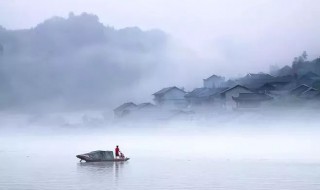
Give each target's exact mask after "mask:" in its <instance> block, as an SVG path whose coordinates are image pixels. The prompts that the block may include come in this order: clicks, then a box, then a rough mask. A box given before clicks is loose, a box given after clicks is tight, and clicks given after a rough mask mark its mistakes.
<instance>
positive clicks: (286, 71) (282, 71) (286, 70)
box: [277, 65, 294, 76]
mask: <svg viewBox="0 0 320 190" xmlns="http://www.w3.org/2000/svg"><path fill="white" fill-rule="evenodd" d="M293 74H294V72H293V69H292V68H291V67H290V66H288V65H286V66H284V67H282V68H281V69H279V70H278V71H277V76H287V75H293Z"/></svg>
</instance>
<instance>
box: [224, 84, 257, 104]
mask: <svg viewBox="0 0 320 190" xmlns="http://www.w3.org/2000/svg"><path fill="white" fill-rule="evenodd" d="M240 93H253V92H252V91H251V90H250V89H249V88H247V87H245V86H242V85H236V86H234V87H232V88H228V89H226V90H224V91H222V92H220V98H221V100H222V101H223V104H224V106H225V108H226V109H227V110H232V109H234V108H236V107H237V104H236V102H235V101H234V99H233V98H232V97H238V96H239V94H240Z"/></svg>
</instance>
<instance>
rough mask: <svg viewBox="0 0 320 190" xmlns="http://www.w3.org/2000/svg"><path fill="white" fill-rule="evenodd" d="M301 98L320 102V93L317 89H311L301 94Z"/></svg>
mask: <svg viewBox="0 0 320 190" xmlns="http://www.w3.org/2000/svg"><path fill="white" fill-rule="evenodd" d="M299 97H300V98H303V99H307V100H320V91H319V90H317V89H315V88H309V89H308V90H306V91H304V92H303V93H302V94H300V96H299Z"/></svg>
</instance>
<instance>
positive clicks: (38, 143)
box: [0, 132, 320, 190]
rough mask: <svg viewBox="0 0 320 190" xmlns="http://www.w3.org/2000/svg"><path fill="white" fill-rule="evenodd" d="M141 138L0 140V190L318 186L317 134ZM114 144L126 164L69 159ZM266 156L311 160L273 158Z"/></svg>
mask: <svg viewBox="0 0 320 190" xmlns="http://www.w3.org/2000/svg"><path fill="white" fill-rule="evenodd" d="M141 133H142V132H139V133H135V134H134V133H133V132H130V133H128V134H127V135H124V133H120V134H116V135H115V134H109V135H107V134H108V133H107V132H106V133H103V135H98V134H90V135H78V136H77V135H74V136H71V135H68V134H64V135H56V136H52V135H39V136H31V135H30V136H13V137H9V136H5V135H2V136H1V137H0V163H1V164H0V190H20V189H21V190H61V189H67V190H69V189H70V190H79V189H84V190H86V189H94V190H100V189H103V190H106V189H119V190H122V189H130V190H135V189H136V190H141V189H147V190H150V189H193V190H202V189H208V190H209V189H210V190H211V189H220V190H255V189H270V190H271V189H272V190H316V189H320V162H319V161H317V160H320V159H319V154H318V152H319V151H318V150H319V148H318V147H319V144H320V143H319V140H318V133H316V135H315V136H312V135H310V134H306V135H301V133H297V135H295V134H290V136H287V137H286V136H285V135H278V136H276V137H273V135H269V136H261V137H259V138H258V137H257V136H256V135H252V134H249V135H248V136H245V135H241V136H239V134H238V135H237V136H233V135H227V134H224V133H217V132H212V133H211V134H209V135H207V136H206V134H205V133H203V134H200V135H195V134H190V135H185V136H184V135H182V134H181V133H179V135H178V136H172V135H171V136H170V135H168V134H172V133H166V134H164V135H159V133H156V132H154V133H149V134H146V135H141ZM277 134H278V133H277ZM285 134H287V132H286V133H285ZM272 137H273V140H270V139H271V138H272ZM114 142H119V143H120V149H122V150H123V151H124V153H125V154H126V155H127V156H129V157H131V159H130V160H129V161H128V162H124V163H109V162H106V163H104V162H100V163H79V160H78V159H77V158H76V157H75V155H76V154H80V153H86V152H89V151H93V150H99V149H100V150H104V149H109V150H112V149H113V147H114V145H115V144H114ZM117 144H118V143H117ZM199 155H200V156H199ZM240 156H243V158H240ZM245 156H247V157H248V158H249V157H251V158H250V159H248V158H245ZM272 156H273V157H276V156H278V157H279V158H280V157H281V156H288V157H292V158H295V157H299V158H308V159H309V158H314V159H315V160H313V161H312V162H310V161H307V162H305V161H303V160H302V161H292V160H291V161H289V159H288V160H286V159H282V160H277V159H272ZM235 157H238V158H237V159H235Z"/></svg>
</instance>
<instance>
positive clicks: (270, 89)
mask: <svg viewBox="0 0 320 190" xmlns="http://www.w3.org/2000/svg"><path fill="white" fill-rule="evenodd" d="M294 87H295V83H291V82H268V83H265V84H264V85H262V86H261V87H260V88H258V89H257V92H260V93H268V94H272V95H276V96H286V95H287V94H288V93H289V91H290V90H291V89H292V88H294Z"/></svg>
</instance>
